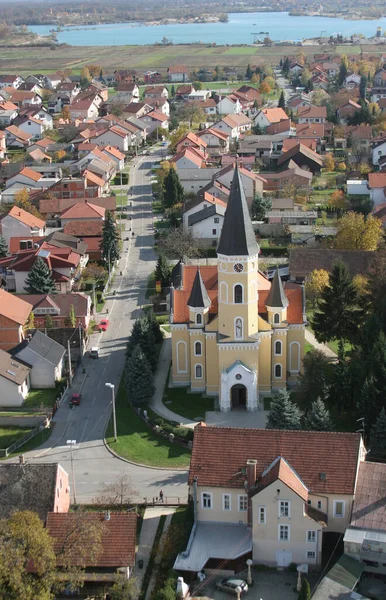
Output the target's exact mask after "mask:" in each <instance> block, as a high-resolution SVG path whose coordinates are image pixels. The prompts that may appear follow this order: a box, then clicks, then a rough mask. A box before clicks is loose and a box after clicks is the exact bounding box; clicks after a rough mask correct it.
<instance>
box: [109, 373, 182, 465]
mask: <svg viewBox="0 0 386 600" xmlns="http://www.w3.org/2000/svg"><path fill="white" fill-rule="evenodd" d="M116 411H117V430H118V439H117V441H116V442H114V438H113V437H112V436H113V426H112V422H111V420H110V423H109V425H108V428H107V431H106V441H107V443H108V444H109V446H110V447H111V448H112V449H113V450H114V452H116V453H117V454H119V455H120V456H122V457H123V458H126V459H127V460H132V461H133V462H137V463H141V464H143V465H148V466H150V467H168V468H170V469H173V468H182V467H188V466H189V461H190V452H189V451H188V450H187V449H185V448H183V447H181V446H178V445H177V444H171V443H170V442H169V441H168V440H166V439H164V438H163V437H161V436H158V435H156V434H155V433H153V431H152V430H151V429H150V428H149V427H148V426H147V425H146V424H145V423H144V421H142V419H140V418H139V416H138V415H137V413H136V412H135V411H134V410H133V408H132V407H131V406H130V405H129V404H128V402H127V399H126V393H125V389H124V386H123V383H121V385H120V386H119V390H118V394H117V397H116Z"/></svg>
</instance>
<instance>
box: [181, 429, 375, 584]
mask: <svg viewBox="0 0 386 600" xmlns="http://www.w3.org/2000/svg"><path fill="white" fill-rule="evenodd" d="M342 456H344V460H342ZM364 457H365V449H364V446H363V442H362V439H361V436H360V434H359V433H329V432H313V431H288V430H270V429H238V428H233V427H228V428H224V427H207V426H205V425H198V426H197V427H196V429H195V434H194V443H193V452H192V458H191V463H190V471H189V486H190V493H191V496H192V498H193V503H194V515H195V523H194V527H193V530H192V533H191V537H190V540H189V543H188V546H187V549H186V551H185V552H183V553H182V554H179V555H178V557H177V559H176V562H175V564H174V568H175V569H176V570H178V571H187V572H196V573H197V572H199V571H201V570H203V569H204V570H205V569H206V568H210V569H217V568H223V569H224V568H226V569H227V570H230V571H239V570H242V569H244V568H245V561H246V559H247V558H252V560H253V562H254V563H255V564H265V565H270V566H273V567H279V568H285V567H288V566H289V565H290V564H291V563H293V562H294V563H296V564H300V563H305V564H307V565H308V568H309V569H310V570H319V569H320V567H321V564H322V540H323V534H324V532H336V533H344V531H345V530H346V527H347V525H348V524H349V522H350V516H351V507H352V502H353V499H354V495H355V487H356V479H357V472H358V466H359V465H360V464H361V461H363V460H364ZM224 562H225V565H226V566H224Z"/></svg>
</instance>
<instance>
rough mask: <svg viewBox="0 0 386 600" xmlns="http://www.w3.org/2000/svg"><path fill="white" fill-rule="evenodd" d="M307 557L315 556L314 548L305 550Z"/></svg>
mask: <svg viewBox="0 0 386 600" xmlns="http://www.w3.org/2000/svg"><path fill="white" fill-rule="evenodd" d="M307 558H316V552H315V550H307Z"/></svg>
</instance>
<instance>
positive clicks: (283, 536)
mask: <svg viewBox="0 0 386 600" xmlns="http://www.w3.org/2000/svg"><path fill="white" fill-rule="evenodd" d="M289 540H290V526H289V525H279V542H289Z"/></svg>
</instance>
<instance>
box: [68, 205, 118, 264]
mask: <svg viewBox="0 0 386 600" xmlns="http://www.w3.org/2000/svg"><path fill="white" fill-rule="evenodd" d="M114 201H115V198H114ZM102 228H103V222H102V221H90V220H89V221H69V222H67V223H66V224H65V225H64V227H63V231H64V233H65V234H68V235H73V236H74V237H77V238H78V239H79V240H81V241H82V242H84V243H85V244H86V246H87V254H88V257H89V259H90V260H101V258H102V253H101V242H102Z"/></svg>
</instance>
